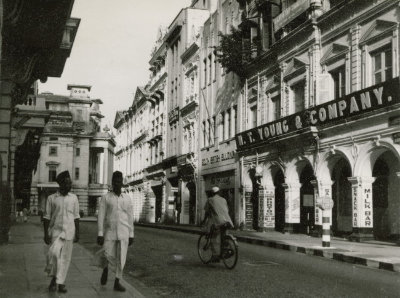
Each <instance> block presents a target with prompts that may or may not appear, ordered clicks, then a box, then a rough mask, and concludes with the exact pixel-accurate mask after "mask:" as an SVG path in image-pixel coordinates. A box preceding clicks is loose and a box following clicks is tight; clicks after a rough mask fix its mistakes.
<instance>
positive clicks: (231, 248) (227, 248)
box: [222, 236, 239, 269]
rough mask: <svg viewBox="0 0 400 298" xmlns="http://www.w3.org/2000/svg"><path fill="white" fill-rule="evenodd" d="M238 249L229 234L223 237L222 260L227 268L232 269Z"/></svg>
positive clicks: (236, 258)
mask: <svg viewBox="0 0 400 298" xmlns="http://www.w3.org/2000/svg"><path fill="white" fill-rule="evenodd" d="M238 254H239V249H238V246H237V244H236V242H235V241H234V240H233V239H232V238H231V237H229V236H227V237H225V238H224V243H223V251H222V261H223V262H224V265H225V267H226V268H228V269H233V268H235V266H236V263H237V260H238Z"/></svg>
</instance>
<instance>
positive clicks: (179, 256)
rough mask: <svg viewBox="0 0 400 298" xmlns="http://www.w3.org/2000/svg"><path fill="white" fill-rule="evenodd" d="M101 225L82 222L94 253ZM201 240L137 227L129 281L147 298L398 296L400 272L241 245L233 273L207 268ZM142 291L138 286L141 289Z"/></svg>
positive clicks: (83, 240)
mask: <svg viewBox="0 0 400 298" xmlns="http://www.w3.org/2000/svg"><path fill="white" fill-rule="evenodd" d="M96 233H97V226H96V223H95V222H82V223H81V241H80V244H81V245H84V246H85V248H87V249H89V250H90V251H92V252H95V251H97V250H98V249H99V247H98V246H97V245H96V244H95V239H96ZM197 239H198V236H197V235H193V234H187V233H181V232H173V231H165V230H158V229H151V228H143V227H135V242H134V244H133V246H132V247H130V249H129V252H128V261H127V265H126V267H125V270H124V272H125V279H126V281H128V282H130V283H132V285H133V286H135V287H136V286H138V285H140V286H142V287H143V285H144V286H145V288H147V289H146V292H147V293H146V294H147V295H150V294H155V295H160V296H163V295H165V296H169V297H261V296H264V297H399V296H400V275H399V273H394V272H388V271H384V270H376V269H371V268H367V267H364V266H358V265H352V264H347V263H341V262H338V261H333V260H328V259H324V258H319V257H313V256H307V255H304V254H297V253H293V252H288V251H284V250H277V249H272V248H266V247H260V246H256V245H251V244H245V243H239V261H238V264H237V266H236V268H235V269H234V270H227V269H225V267H224V265H223V264H222V263H219V264H212V265H203V264H202V263H201V262H200V260H199V258H198V256H197V252H196V244H197ZM140 286H139V287H138V288H139V290H140Z"/></svg>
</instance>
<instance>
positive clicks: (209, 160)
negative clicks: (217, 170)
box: [201, 151, 235, 166]
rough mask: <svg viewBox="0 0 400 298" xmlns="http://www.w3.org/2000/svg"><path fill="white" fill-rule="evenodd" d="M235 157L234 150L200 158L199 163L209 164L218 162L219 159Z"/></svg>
mask: <svg viewBox="0 0 400 298" xmlns="http://www.w3.org/2000/svg"><path fill="white" fill-rule="evenodd" d="M234 157H235V151H229V152H223V153H220V154H217V155H213V156H210V157H205V158H203V159H202V160H201V165H202V166H206V165H209V164H214V163H218V162H221V161H225V160H229V159H233V158H234Z"/></svg>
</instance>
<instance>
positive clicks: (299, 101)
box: [292, 81, 305, 113]
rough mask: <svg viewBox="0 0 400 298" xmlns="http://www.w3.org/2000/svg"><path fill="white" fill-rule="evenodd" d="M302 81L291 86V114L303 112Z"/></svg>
mask: <svg viewBox="0 0 400 298" xmlns="http://www.w3.org/2000/svg"><path fill="white" fill-rule="evenodd" d="M304 87H305V85H304V81H303V82H301V83H298V84H296V85H293V86H292V92H293V106H294V111H293V113H297V112H300V111H302V110H304Z"/></svg>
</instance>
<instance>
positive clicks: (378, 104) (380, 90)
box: [236, 77, 400, 150]
mask: <svg viewBox="0 0 400 298" xmlns="http://www.w3.org/2000/svg"><path fill="white" fill-rule="evenodd" d="M399 87H400V85H399V78H398V77H397V78H395V79H392V80H389V81H386V82H383V83H380V84H377V85H374V86H372V87H369V88H366V89H363V90H361V91H358V92H354V93H351V94H349V95H346V96H345V97H343V98H339V99H335V100H332V101H329V102H326V103H323V104H321V105H318V106H315V107H312V108H310V109H307V110H304V111H301V112H298V113H296V114H292V115H289V116H287V117H284V118H281V119H279V120H276V121H273V122H269V123H266V124H264V125H261V126H259V127H256V128H253V129H250V130H247V131H244V132H242V133H239V134H237V135H236V145H237V150H243V149H246V148H248V147H252V146H255V145H258V146H259V145H261V144H266V143H269V142H272V141H275V140H277V139H279V138H281V137H282V136H284V135H286V134H289V133H293V132H299V131H300V130H301V129H304V128H307V127H310V126H316V127H318V126H322V125H328V124H331V125H333V124H335V122H337V121H339V120H344V119H348V118H350V117H353V116H356V115H362V114H365V113H368V112H371V111H374V110H377V109H379V108H383V107H388V106H391V105H394V104H398V103H400V97H399V92H398V91H399Z"/></svg>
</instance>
